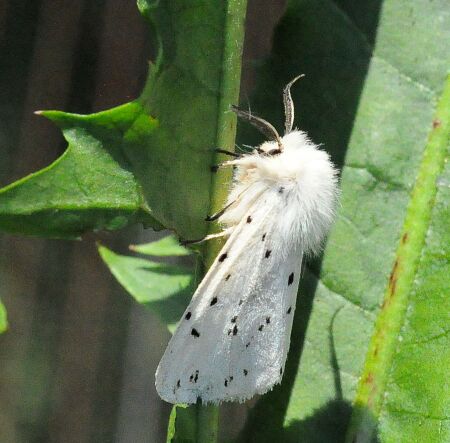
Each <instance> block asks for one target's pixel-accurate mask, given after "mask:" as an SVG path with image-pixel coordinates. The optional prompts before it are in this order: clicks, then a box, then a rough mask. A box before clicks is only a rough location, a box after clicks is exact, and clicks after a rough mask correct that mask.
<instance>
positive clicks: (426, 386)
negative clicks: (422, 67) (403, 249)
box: [379, 101, 450, 442]
mask: <svg viewBox="0 0 450 443" xmlns="http://www.w3.org/2000/svg"><path fill="white" fill-rule="evenodd" d="M449 105H450V101H449V102H447V107H448V109H450V106H449ZM449 185H450V163H448V162H447V163H446V164H445V170H444V172H443V174H442V175H441V176H440V178H439V179H438V191H437V196H436V203H435V206H434V208H433V213H432V221H431V224H430V226H429V229H428V232H427V239H426V244H425V248H424V250H423V252H422V256H421V258H420V263H419V271H418V273H417V275H416V276H415V278H414V282H413V287H412V290H411V292H410V297H409V300H408V307H407V311H406V317H405V320H404V323H403V325H402V330H401V332H400V334H399V335H398V337H397V342H396V349H395V355H394V357H393V363H392V370H391V371H390V373H389V378H388V380H387V386H386V389H385V391H384V392H385V398H386V400H385V402H384V403H383V405H382V407H381V411H380V424H379V432H380V436H381V440H382V441H426V442H444V441H450V420H449V419H450V417H449V411H450V385H449V383H448V368H449V367H450V339H449V336H450V334H449V324H450V323H449V312H450V300H449V297H448V281H449V275H450V231H449V229H448V221H449V220H450V210H449V202H450V186H449Z"/></svg>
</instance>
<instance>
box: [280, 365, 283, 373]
mask: <svg viewBox="0 0 450 443" xmlns="http://www.w3.org/2000/svg"><path fill="white" fill-rule="evenodd" d="M280 375H283V366H282V367H281V368H280Z"/></svg>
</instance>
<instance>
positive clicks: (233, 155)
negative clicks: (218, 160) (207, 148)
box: [214, 148, 242, 158]
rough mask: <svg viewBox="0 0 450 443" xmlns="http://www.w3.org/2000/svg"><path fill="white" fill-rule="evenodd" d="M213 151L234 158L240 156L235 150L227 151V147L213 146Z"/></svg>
mask: <svg viewBox="0 0 450 443" xmlns="http://www.w3.org/2000/svg"><path fill="white" fill-rule="evenodd" d="M214 152H217V153H218V154H225V155H229V156H230V157H235V158H239V157H242V154H238V153H237V152H233V151H228V150H227V149H221V148H215V149H214Z"/></svg>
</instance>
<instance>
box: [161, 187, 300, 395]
mask: <svg viewBox="0 0 450 443" xmlns="http://www.w3.org/2000/svg"><path fill="white" fill-rule="evenodd" d="M286 194H287V193H285V194H281V193H280V192H278V191H277V190H276V189H275V190H274V189H270V188H269V189H268V190H267V191H266V192H264V194H263V195H262V196H261V197H260V198H259V199H258V200H257V201H256V202H255V203H254V204H253V205H252V206H251V207H250V209H249V211H248V213H247V214H246V216H245V217H244V218H243V219H242V221H241V222H240V223H239V225H238V226H236V228H235V230H234V231H233V233H232V235H231V236H230V238H229V239H228V241H227V242H226V244H225V246H224V247H223V249H222V250H221V252H220V253H219V255H218V257H217V258H216V260H215V262H214V264H213V265H212V267H211V268H210V270H209V271H208V273H207V274H206V276H205V278H204V279H203V281H202V282H201V284H200V286H199V287H198V289H197V291H196V292H195V294H194V296H193V298H192V301H191V303H190V305H189V306H188V308H187V309H186V311H185V313H184V315H183V318H182V320H181V322H180V325H179V326H178V329H177V330H176V332H175V334H174V336H173V337H172V339H171V340H170V343H169V345H168V347H167V349H166V352H165V353H164V356H163V358H162V359H161V362H160V364H159V366H158V369H157V371H156V389H157V391H158V393H159V395H160V396H161V397H162V398H163V399H164V400H166V401H168V402H170V403H195V402H197V400H198V399H201V400H202V401H203V402H205V403H206V402H213V403H218V402H221V401H231V400H241V401H242V400H245V399H247V398H250V397H252V396H253V395H255V394H257V393H259V394H262V393H264V392H266V391H268V390H269V389H271V388H272V387H273V385H274V384H276V383H279V382H280V381H281V377H282V372H283V369H284V364H285V361H286V356H287V352H288V349H289V342H290V334H291V328H292V319H293V315H294V309H295V301H296V295H297V289H298V282H299V277H300V268H301V261H302V248H301V245H300V246H299V245H298V244H296V242H295V240H294V241H293V239H289V238H286V236H285V235H284V234H282V233H285V232H286V229H280V227H281V226H280V224H282V223H285V222H286V221H283V217H284V216H285V212H286V210H288V207H289V205H288V204H287V203H288V201H287V199H289V197H288V195H286Z"/></svg>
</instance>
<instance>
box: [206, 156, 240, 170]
mask: <svg viewBox="0 0 450 443" xmlns="http://www.w3.org/2000/svg"><path fill="white" fill-rule="evenodd" d="M238 157H241V156H238ZM234 165H235V163H234V160H231V161H226V162H223V163H219V164H217V165H212V166H211V172H217V171H218V170H219V169H220V168H226V167H227V166H234Z"/></svg>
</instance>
